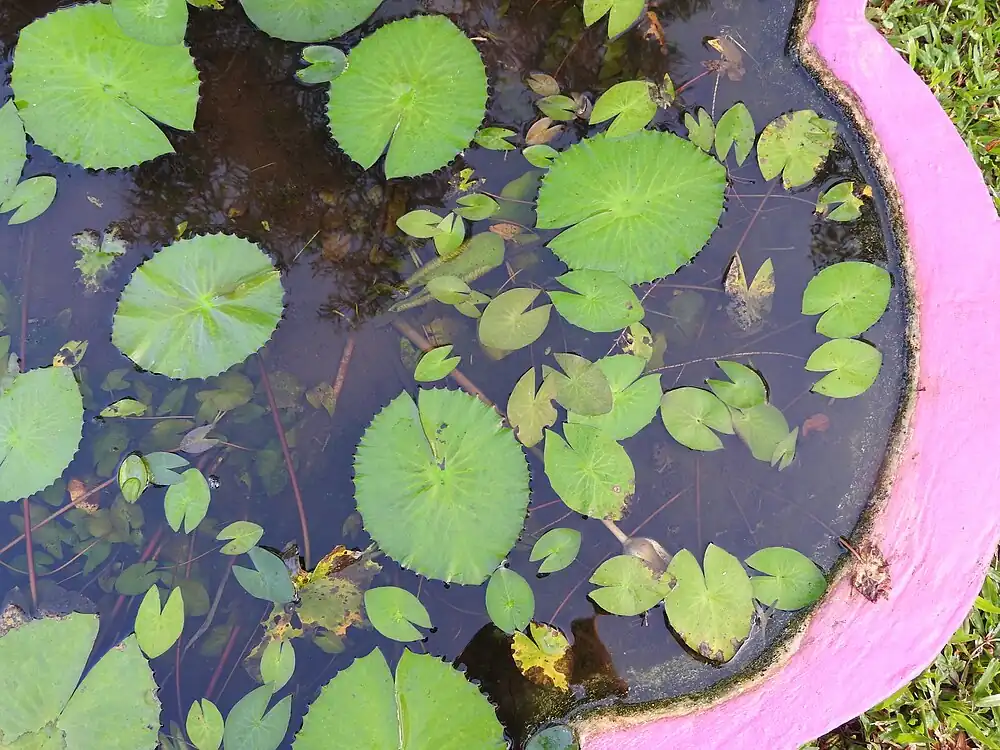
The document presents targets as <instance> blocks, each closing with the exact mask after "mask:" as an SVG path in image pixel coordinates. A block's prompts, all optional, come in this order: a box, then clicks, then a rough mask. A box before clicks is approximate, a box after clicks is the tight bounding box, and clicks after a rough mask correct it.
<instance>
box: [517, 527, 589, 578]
mask: <svg viewBox="0 0 1000 750" xmlns="http://www.w3.org/2000/svg"><path fill="white" fill-rule="evenodd" d="M582 543H583V535H582V534H580V532H579V531H577V530H576V529H568V528H560V529H550V530H549V531H546V532H545V533H544V534H542V536H541V537H539V539H538V541H537V542H535V544H534V546H533V547H532V548H531V557H530V558H529V559H530V560H531V562H538V561H539V560H541V561H542V564H541V565H539V566H538V572H539V573H555V572H556V571H559V570H562V569H563V568H567V567H569V566H570V564H572V562H573V561H574V560H576V556H577V555H578V554H580V545H581V544H582Z"/></svg>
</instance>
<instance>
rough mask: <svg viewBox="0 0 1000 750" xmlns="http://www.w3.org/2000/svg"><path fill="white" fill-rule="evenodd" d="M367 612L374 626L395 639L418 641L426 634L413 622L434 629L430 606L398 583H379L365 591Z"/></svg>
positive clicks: (387, 636) (386, 635)
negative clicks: (397, 584) (389, 584)
mask: <svg viewBox="0 0 1000 750" xmlns="http://www.w3.org/2000/svg"><path fill="white" fill-rule="evenodd" d="M365 614H367V615H368V619H369V620H371V623H372V627H373V628H375V629H376V630H377V631H378V632H380V633H381V634H382V635H384V636H385V637H386V638H392V639H393V640H394V641H402V642H404V643H405V642H407V641H419V640H421V639H423V637H424V635H423V633H421V632H420V631H419V630H417V629H416V628H415V627H414V625H419V626H420V627H422V628H431V627H433V626H432V625H431V616H430V615H429V614H428V613H427V608H426V607H425V606H424V605H423V604H421V603H420V600H419V599H417V597H415V596H414V595H413V594H411V593H410V592H409V591H407V590H406V589H401V588H399V587H397V586H379V587H378V588H374V589H368V591H366V592H365Z"/></svg>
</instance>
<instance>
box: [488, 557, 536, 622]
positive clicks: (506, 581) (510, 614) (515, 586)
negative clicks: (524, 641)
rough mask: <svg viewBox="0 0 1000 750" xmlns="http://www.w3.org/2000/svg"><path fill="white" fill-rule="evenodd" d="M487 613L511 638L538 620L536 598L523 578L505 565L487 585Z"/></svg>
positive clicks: (498, 569)
mask: <svg viewBox="0 0 1000 750" xmlns="http://www.w3.org/2000/svg"><path fill="white" fill-rule="evenodd" d="M486 612H487V613H488V614H489V616H490V619H491V620H492V621H493V624H494V625H496V626H497V627H498V628H500V629H501V630H502V631H503V632H505V633H507V634H508V635H510V634H512V633H514V632H516V631H518V630H523V629H524V628H526V627H528V623H529V622H531V618H532V617H534V616H535V594H534V592H533V591H532V590H531V584H529V583H528V582H527V581H526V580H524V578H523V577H522V576H521V575H519V574H518V573H515V572H514V571H513V570H511V569H510V568H505V567H503V566H502V565H501V566H500V567H499V568H497V569H496V571H495V572H494V573H493V575H492V576H490V582H489V583H488V584H487V585H486Z"/></svg>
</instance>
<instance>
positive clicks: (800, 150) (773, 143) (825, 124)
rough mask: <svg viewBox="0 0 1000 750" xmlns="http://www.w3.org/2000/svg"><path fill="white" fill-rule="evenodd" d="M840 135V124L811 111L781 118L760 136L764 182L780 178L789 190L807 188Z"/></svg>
mask: <svg viewBox="0 0 1000 750" xmlns="http://www.w3.org/2000/svg"><path fill="white" fill-rule="evenodd" d="M836 135H837V123H835V122H834V121H833V120H825V119H823V118H822V117H820V116H819V115H817V114H816V113H815V112H813V111H812V110H811V109H803V110H799V111H797V112H790V113H789V114H787V115H781V116H780V117H778V118H776V119H775V120H773V121H772V122H771V123H770V124H769V125H768V126H767V127H765V128H764V130H763V132H761V134H760V139H759V140H758V141H757V165H758V166H759V167H760V172H761V174H762V175H764V179H765V180H771V179H774V178H775V177H777V176H778V175H779V174H780V175H781V179H782V182H783V183H784V185H785V189H786V190H790V189H792V188H794V187H798V186H800V185H805V184H806V183H807V182H810V181H811V180H812V179H813V177H815V176H816V172H818V171H819V168H820V167H821V166H822V165H823V162H824V161H826V157H827V156H828V155H829V154H830V150H831V149H832V148H833V143H834V139H835V138H836Z"/></svg>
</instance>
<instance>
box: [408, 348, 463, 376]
mask: <svg viewBox="0 0 1000 750" xmlns="http://www.w3.org/2000/svg"><path fill="white" fill-rule="evenodd" d="M452 349H453V347H452V345H451V344H448V345H447V346H438V347H435V348H434V349H431V350H430V351H428V352H425V353H424V355H423V356H422V357H420V361H419V362H417V369H416V370H414V372H413V379H414V380H416V381H418V382H421V383H426V382H429V381H432V380H440V379H441V378H443V377H446V376H447V375H448V373H450V372H451V371H452V370H454V369H455V368H456V367H458V363H459V362H460V361H461V360H462V358H461V357H449V356H448V355H449V354H451V350H452Z"/></svg>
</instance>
